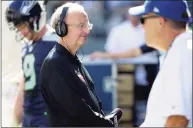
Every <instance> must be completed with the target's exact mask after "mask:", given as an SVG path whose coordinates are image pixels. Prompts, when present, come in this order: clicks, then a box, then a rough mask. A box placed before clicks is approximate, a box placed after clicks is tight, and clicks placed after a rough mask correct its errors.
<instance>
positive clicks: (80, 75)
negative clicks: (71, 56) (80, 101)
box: [75, 71, 86, 83]
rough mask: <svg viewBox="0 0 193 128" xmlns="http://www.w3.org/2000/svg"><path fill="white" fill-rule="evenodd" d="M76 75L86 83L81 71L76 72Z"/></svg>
mask: <svg viewBox="0 0 193 128" xmlns="http://www.w3.org/2000/svg"><path fill="white" fill-rule="evenodd" d="M75 73H76V75H77V76H78V78H79V79H80V80H81V81H82V82H84V83H86V81H85V79H84V77H83V76H82V74H81V73H80V72H79V71H75Z"/></svg>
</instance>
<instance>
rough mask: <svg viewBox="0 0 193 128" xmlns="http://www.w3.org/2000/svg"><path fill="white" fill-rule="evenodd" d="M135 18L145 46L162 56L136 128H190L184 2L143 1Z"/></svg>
mask: <svg viewBox="0 0 193 128" xmlns="http://www.w3.org/2000/svg"><path fill="white" fill-rule="evenodd" d="M129 13H130V15H136V16H139V17H140V19H141V23H142V24H143V27H144V30H145V39H146V43H147V45H148V46H150V47H152V48H155V49H157V50H160V51H162V52H166V55H165V57H164V60H163V63H162V66H161V69H160V71H159V73H158V75H157V77H156V79H155V81H154V83H153V86H152V89H151V92H150V94H149V98H148V103H147V110H146V117H145V120H144V122H143V124H142V125H141V126H140V127H192V31H188V30H187V27H188V24H189V23H192V17H191V14H190V11H189V9H188V6H187V2H186V1H184V0H178V1H157V0H156V1H145V3H144V4H143V5H142V6H138V7H133V8H130V10H129Z"/></svg>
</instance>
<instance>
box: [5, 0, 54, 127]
mask: <svg viewBox="0 0 193 128" xmlns="http://www.w3.org/2000/svg"><path fill="white" fill-rule="evenodd" d="M42 13H43V11H42V8H41V6H40V4H39V3H38V2H37V1H24V0H23V1H17V0H15V1H11V2H10V3H9V5H8V7H7V9H6V12H5V19H6V21H7V23H8V25H10V29H12V30H15V32H16V33H17V36H16V38H17V40H18V41H19V40H20V41H21V42H23V43H25V44H24V47H23V49H22V69H23V76H22V78H21V81H20V83H19V87H18V95H17V97H16V101H15V105H14V119H15V126H17V125H19V124H20V123H22V127H47V126H48V120H47V115H46V110H45V103H44V100H43V97H42V95H41V92H40V85H39V73H40V68H41V64H42V62H43V60H44V58H45V57H46V56H47V54H48V52H49V51H50V50H51V49H52V48H53V46H54V45H55V43H56V39H57V38H56V36H54V31H53V29H52V28H50V27H49V26H47V25H46V23H45V17H44V15H42ZM54 37H55V38H54Z"/></svg>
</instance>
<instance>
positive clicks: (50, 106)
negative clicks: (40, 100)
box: [40, 43, 113, 127]
mask: <svg viewBox="0 0 193 128" xmlns="http://www.w3.org/2000/svg"><path fill="white" fill-rule="evenodd" d="M40 79H41V91H42V94H43V97H44V100H45V103H46V109H47V112H48V118H49V122H50V126H53V127H58V126H59V127H64V126H68V127H76V126H82V127H83V126H90V127H97V126H103V127H105V126H108V127H111V126H113V124H112V122H111V121H110V120H107V119H105V118H104V114H103V112H102V108H101V104H100V101H99V99H98V97H97V95H96V93H95V90H94V84H93V82H92V79H91V78H90V76H89V74H88V73H87V71H86V69H85V68H84V67H83V66H82V64H81V62H80V61H79V59H78V58H77V56H76V55H75V56H74V55H72V54H71V53H70V52H69V51H68V50H67V49H66V48H65V47H63V46H62V45H61V44H59V43H57V44H56V46H55V47H54V48H53V49H52V50H51V51H50V53H49V55H48V56H47V57H46V59H45V60H44V63H43V65H42V69H41V76H40Z"/></svg>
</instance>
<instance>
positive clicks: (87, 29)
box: [83, 27, 90, 35]
mask: <svg viewBox="0 0 193 128" xmlns="http://www.w3.org/2000/svg"><path fill="white" fill-rule="evenodd" d="M83 31H84V33H85V34H87V35H88V34H89V33H90V29H89V28H88V27H85V28H84V30H83Z"/></svg>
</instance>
